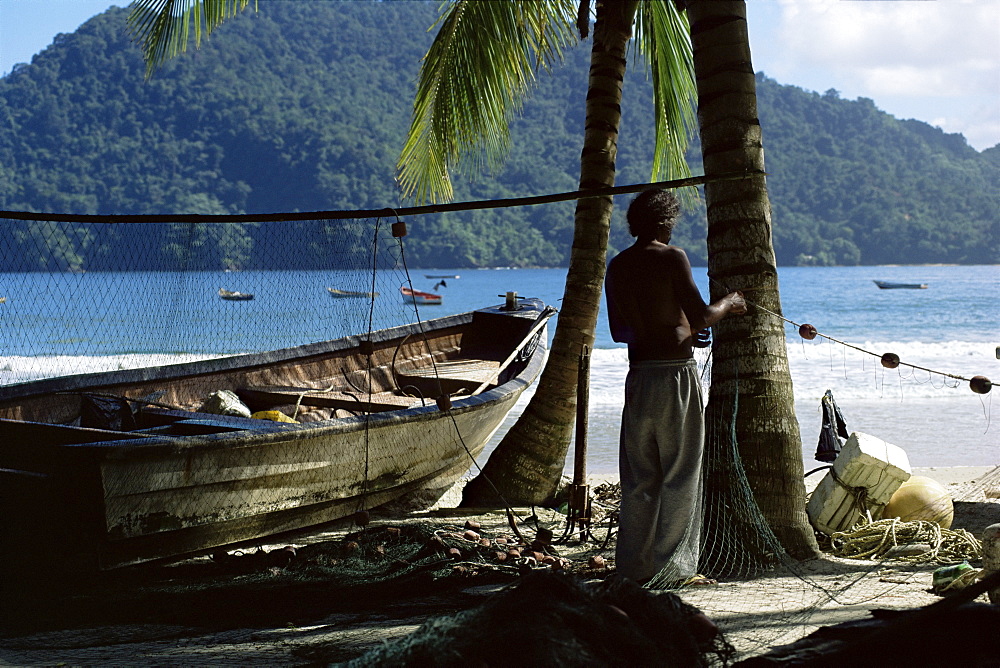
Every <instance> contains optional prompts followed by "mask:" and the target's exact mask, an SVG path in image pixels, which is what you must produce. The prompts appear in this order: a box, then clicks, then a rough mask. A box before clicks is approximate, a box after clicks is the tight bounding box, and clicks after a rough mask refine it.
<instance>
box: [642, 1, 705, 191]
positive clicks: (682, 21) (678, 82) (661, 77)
mask: <svg viewBox="0 0 1000 668" xmlns="http://www.w3.org/2000/svg"><path fill="white" fill-rule="evenodd" d="M635 34H636V39H635V41H636V44H637V46H638V51H639V53H640V54H641V55H642V56H644V57H645V59H646V61H647V62H648V63H649V67H650V72H651V74H652V78H653V106H654V111H655V117H656V145H655V150H654V153H653V170H652V174H651V176H650V179H651V180H652V181H664V180H669V179H680V178H685V177H687V176H690V175H691V172H690V170H689V169H688V165H687V162H686V161H685V159H684V152H685V150H687V146H688V143H689V141H690V139H691V137H692V136H693V135H694V132H695V130H697V127H698V125H697V118H696V117H695V104H694V102H695V100H697V99H698V90H697V86H696V84H695V79H694V59H693V56H692V53H691V35H690V30H689V28H688V20H687V15H686V14H684V13H682V12H679V11H677V8H676V7H675V5H674V2H673V0H648V1H647V2H642V3H640V4H639V11H638V13H637V15H636V29H635Z"/></svg>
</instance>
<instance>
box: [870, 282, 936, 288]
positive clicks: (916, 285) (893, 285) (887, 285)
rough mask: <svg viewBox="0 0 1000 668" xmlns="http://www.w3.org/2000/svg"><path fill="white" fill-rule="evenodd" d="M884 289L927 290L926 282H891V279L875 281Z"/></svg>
mask: <svg viewBox="0 0 1000 668" xmlns="http://www.w3.org/2000/svg"><path fill="white" fill-rule="evenodd" d="M875 285H877V286H878V287H879V288H881V289H882V290H926V289H927V284H926V283H891V282H889V281H875Z"/></svg>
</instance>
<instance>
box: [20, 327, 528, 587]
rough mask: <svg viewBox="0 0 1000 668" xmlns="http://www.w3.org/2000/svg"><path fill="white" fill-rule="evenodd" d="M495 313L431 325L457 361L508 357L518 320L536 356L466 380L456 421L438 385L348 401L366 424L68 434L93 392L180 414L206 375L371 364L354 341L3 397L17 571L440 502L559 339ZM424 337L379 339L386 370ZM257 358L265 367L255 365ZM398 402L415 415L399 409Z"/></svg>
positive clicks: (270, 374) (235, 377)
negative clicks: (495, 343)
mask: <svg viewBox="0 0 1000 668" xmlns="http://www.w3.org/2000/svg"><path fill="white" fill-rule="evenodd" d="M483 311H492V312H491V313H485V314H484V317H485V320H484V322H485V323H486V324H485V326H483V327H480V329H482V330H483V332H480V333H479V334H478V335H477V334H475V333H474V327H475V325H474V323H475V318H472V317H466V316H471V315H472V314H465V315H463V316H449V317H447V318H442V319H439V320H438V321H430V322H431V323H437V324H436V325H434V326H433V327H430V328H429V329H430V330H431V332H432V336H434V337H435V338H434V340H435V341H436V342H437V345H438V346H439V348H440V349H441V350H442V351H450V352H448V353H447V354H450V355H452V356H454V355H455V354H456V351H458V352H461V350H462V349H463V348H467V349H468V348H475V347H477V346H475V345H474V344H475V342H476V341H479V342H480V345H478V349H477V350H475V351H474V352H476V353H478V354H479V355H481V356H486V357H490V356H492V357H498V356H499V355H500V354H502V348H497V349H496V350H494V351H492V352H491V351H490V350H489V349H488V348H484V347H483V345H482V344H483V342H484V341H488V340H489V339H490V338H491V336H490V335H494V338H495V333H496V325H497V323H500V324H501V325H504V324H506V323H508V321H509V322H510V323H513V325H512V326H511V327H508V329H509V332H508V336H507V338H508V339H509V340H510V341H513V342H514V343H513V346H514V348H515V349H517V348H520V349H521V350H522V353H524V354H521V355H519V356H520V357H523V359H520V360H519V361H517V362H516V363H515V364H513V365H511V366H509V367H508V370H506V371H503V372H501V373H500V375H499V376H498V377H497V379H496V382H495V383H494V384H493V385H492V386H491V387H490V388H489V389H487V390H485V391H482V392H478V393H474V392H472V391H471V390H468V389H465V388H467V387H471V386H472V382H466V383H465V384H464V385H462V387H461V388H459V393H458V394H455V395H454V396H452V397H451V399H450V402H451V405H450V407H448V406H447V405H445V406H444V410H442V409H441V408H439V406H438V404H437V403H436V402H435V401H434V400H433V399H432V398H430V397H431V395H432V394H433V390H431V389H429V385H427V384H424V385H422V388H418V389H420V390H421V391H418V392H416V393H415V394H416V396H415V397H397V398H392V397H388V396H387V397H385V398H383V399H382V400H381V401H382V402H383V403H379V402H377V401H375V400H374V399H373V398H372V396H371V395H369V396H368V397H364V396H362V397H360V401H357V403H356V404H350V403H349V404H348V405H351V406H355V405H356V406H357V407H358V408H357V409H356V410H353V411H351V412H352V413H354V414H353V415H352V414H350V413H347V414H346V416H341V415H345V414H344V413H343V411H342V410H341V411H339V412H338V413H337V415H338V417H331V418H329V419H318V420H316V421H314V422H302V423H295V424H293V423H283V422H271V421H269V420H260V419H253V418H244V417H230V416H221V415H209V414H205V413H199V412H193V411H178V410H174V409H171V408H162V407H153V408H147V410H144V411H142V412H141V413H140V414H139V416H138V417H137V420H139V422H138V424H137V425H136V427H137V428H136V429H135V430H134V431H123V430H116V429H101V428H91V427H81V426H79V425H77V424H56V422H72V413H73V411H74V410H79V409H78V408H76V405H77V404H79V401H80V400H79V395H80V394H81V393H85V392H95V393H102V394H103V393H107V394H112V395H124V394H126V393H128V394H129V395H130V396H145V394H148V393H149V392H150V391H151V390H152V389H153V388H160V389H161V391H162V390H163V388H167V391H166V393H165V395H164V398H163V399H162V400H163V401H167V402H168V403H175V402H182V401H183V399H184V397H183V394H184V391H185V388H186V387H187V383H189V382H191V379H199V380H202V379H204V378H206V377H212V378H214V380H213V381H212V383H210V385H212V386H217V385H219V384H220V383H221V384H223V385H230V386H247V385H255V386H257V387H260V386H262V385H264V384H266V383H268V382H273V381H274V380H275V379H276V378H277V376H278V375H281V374H284V373H287V372H288V370H295V372H296V373H299V374H302V373H308V372H309V371H310V370H311V371H312V372H313V373H316V374H319V375H324V374H330V373H331V369H332V368H336V367H340V368H342V369H343V368H346V367H349V366H350V364H351V363H354V364H355V365H357V364H358V363H359V362H358V351H357V343H358V341H357V339H356V338H354V337H349V338H348V339H345V340H339V341H337V342H328V344H329V345H326V346H324V344H313V345H311V346H304V347H302V348H301V349H289V350H286V351H274V352H272V353H269V354H265V355H264V356H263V359H257V358H258V357H259V356H241V357H236V358H224V359H221V360H211V361H206V362H196V363H191V364H184V365H173V366H172V367H162V368H159V369H138V370H131V371H121V372H112V373H109V374H91V375H88V376H76V377H68V378H63V379H49V380H46V381H36V382H34V383H28V384H25V385H23V386H10V387H6V388H0V485H3V488H4V490H5V492H6V493H5V494H4V496H3V501H2V504H3V507H2V514H0V518H3V522H4V524H5V529H6V531H5V532H4V536H5V538H6V539H7V540H6V542H5V549H4V553H5V558H14V559H15V560H16V558H17V556H18V555H19V554H20V551H19V550H18V548H17V546H19V545H31V546H33V547H32V551H31V554H32V555H35V556H32V557H31V561H37V555H38V554H44V555H46V557H47V558H46V560H45V561H46V562H51V563H58V564H60V565H61V566H67V565H72V567H73V569H74V570H85V571H89V570H95V569H110V568H116V567H120V566H126V565H130V564H136V563H141V562H147V561H154V560H163V559H172V558H178V557H182V556H188V555H192V554H198V553H204V552H207V551H211V550H214V549H217V548H220V547H226V546H237V545H240V544H247V543H250V544H252V543H254V542H259V540H260V539H262V538H266V537H269V536H275V535H277V534H281V533H285V532H289V531H295V530H301V529H305V528H309V527H313V526H316V525H318V524H322V523H325V522H329V521H332V520H337V519H340V518H344V517H347V516H349V515H351V514H353V513H355V512H357V511H359V510H363V509H370V508H374V507H377V506H380V505H383V504H385V503H388V502H392V501H400V500H402V499H404V498H406V499H411V500H413V499H415V500H417V502H418V503H419V504H422V505H427V504H429V503H432V502H433V501H434V500H436V499H437V498H438V497H440V495H441V494H442V493H443V492H444V491H446V490H447V489H448V488H449V487H450V486H451V485H453V484H454V483H455V482H456V481H457V480H458V479H459V478H460V477H461V476H462V475H464V474H465V473H466V472H467V471H468V470H469V468H470V466H471V464H472V460H473V458H474V457H475V456H477V455H478V454H480V453H481V452H482V449H483V448H484V447H485V444H486V443H487V441H488V440H489V438H490V437H491V436H492V434H493V433H494V432H495V431H496V430H497V429H498V428H499V426H500V424H501V423H502V422H503V419H504V417H505V416H506V415H507V413H508V412H509V411H510V409H511V408H512V407H513V406H514V404H515V402H516V401H517V399H518V398H519V397H520V395H521V394H522V392H523V391H524V390H525V389H526V388H527V387H528V385H529V384H530V383H531V382H532V381H533V380H534V378H535V377H536V376H537V374H538V373H539V372H540V370H541V368H542V366H543V364H544V359H545V332H544V327H543V328H542V329H540V330H537V334H536V335H535V336H534V337H528V340H527V342H525V341H524V340H523V336H524V334H525V333H530V331H529V329H528V325H531V324H532V323H533V322H536V321H535V320H533V319H532V317H531V316H532V313H533V314H534V315H538V314H539V313H540V312H539V311H538V310H535V311H533V312H528V313H524V314H521V317H520V318H519V319H514V320H509V319H508V318H504V317H500V318H499V319H498V318H497V316H498V315H502V314H500V313H499V309H488V310H483ZM483 311H481V312H477V316H478V314H480V313H483ZM428 325H429V323H424V326H425V327H428ZM411 329H412V328H407V327H404V328H395V329H394V330H385V331H383V332H378V333H373V335H372V336H371V340H372V341H373V343H374V346H375V348H376V351H375V354H374V355H372V358H373V359H374V360H375V361H376V362H377V361H379V360H383V361H385V360H387V359H389V357H390V355H391V356H392V357H393V358H395V357H396V356H398V355H400V354H401V353H402V354H406V353H407V349H406V347H405V345H404V344H405V342H407V340H408V338H410V337H409V336H408V335H409V334H411V333H412V332H411V331H410V330H411ZM536 329H537V328H536ZM487 333H488V334H490V335H485V334H487ZM501 338H502V337H501ZM324 348H326V349H327V350H326V351H325V352H321V350H323V349H324ZM529 349H530V350H529ZM442 354H444V353H442ZM328 358H329V359H328ZM362 358H364V356H362ZM248 359H254V360H255V365H250V366H248V365H246V364H245V363H246V362H247V361H248ZM393 361H394V362H395V361H396V360H395V359H394V360H393ZM492 364H493V365H494V367H498V364H497V362H495V361H494V362H492ZM324 365H329V366H330V368H324ZM385 366H386V365H382V366H381V367H380V368H382V369H383V370H384V368H385ZM276 368H279V369H282V372H281V374H279V373H278V372H277V371H275V369H276ZM209 370H211V371H209ZM392 371H393V373H394V374H395V375H396V382H399V383H403V382H405V383H407V385H406V386H407V387H410V386H416V385H420V383H421V381H420V376H419V375H416V376H413V380H405V379H406V378H409V376H408V375H407V370H406V369H403V370H401V371H398V370H396V369H393V370H392ZM412 371H413V373H417V371H419V369H417V368H414V369H412ZM367 373H370V374H372V375H373V376H374V375H375V374H374V372H372V371H371V370H368V371H367ZM399 379H404V380H399ZM300 380H301V379H300ZM439 382H440V381H439ZM475 382H478V379H476V381H475ZM459 385H461V383H459ZM207 386H208V385H205V384H202V385H199V388H200V389H199V391H201V392H204V388H205V387H207ZM268 387H269V389H267V390H266V391H265V390H246V391H244V392H243V393H242V394H241V397H242V398H244V399H246V400H247V403H248V405H250V404H253V403H254V402H263V401H264V398H267V397H274V396H281V394H282V393H281V392H278V391H276V390H275V389H274V388H273V387H271V386H268ZM438 387H439V388H440V387H443V386H442V385H440V384H439V385H438ZM456 387H457V386H456ZM452 389H454V388H452ZM462 391H464V392H465V394H464V395H463V394H461V392H462ZM355 394H357V393H355ZM333 395H334V393H331V392H327V391H325V388H324V390H316V391H315V392H312V393H303V394H302V395H300V396H299V402H304V403H311V404H314V405H316V406H318V407H323V408H317V409H316V410H317V411H319V410H324V411H331V410H338V409H334V408H331V407H330V406H336V405H340V403H339V402H342V401H345V400H344V399H342V398H340V397H339V395H338V396H333ZM421 395H422V396H423V397H424V398H421ZM271 401H276V399H273V398H272V399H271ZM392 401H399V402H400V404H401V405H400V406H394V405H392V404H391V403H386V402H392ZM405 402H409V404H408V405H406V404H405ZM263 405H264V404H261V406H255V408H260V407H262V406H263Z"/></svg>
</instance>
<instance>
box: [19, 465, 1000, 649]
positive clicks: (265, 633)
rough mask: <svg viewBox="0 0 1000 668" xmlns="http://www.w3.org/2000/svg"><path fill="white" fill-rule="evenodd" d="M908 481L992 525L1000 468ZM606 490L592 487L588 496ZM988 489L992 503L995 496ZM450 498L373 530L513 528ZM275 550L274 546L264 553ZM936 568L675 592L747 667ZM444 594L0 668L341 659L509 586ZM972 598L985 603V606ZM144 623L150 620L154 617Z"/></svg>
mask: <svg viewBox="0 0 1000 668" xmlns="http://www.w3.org/2000/svg"><path fill="white" fill-rule="evenodd" d="M913 473H914V475H925V476H928V477H932V478H934V479H935V480H937V481H939V482H940V483H941V484H943V485H945V486H946V488H947V489H948V491H949V493H950V494H951V496H952V498H953V500H954V502H955V523H954V528H966V529H968V530H969V531H970V532H972V533H973V534H976V535H981V532H982V529H984V528H985V527H986V526H988V525H990V524H994V523H997V522H1000V498H996V496H1000V468H995V469H994V468H992V467H957V468H954V467H953V468H930V469H915V470H914V471H913ZM603 481H604V479H595V480H591V481H589V482H590V483H591V484H592V485H593V486H596V485H598V484H600V483H601V482H603ZM807 481H808V479H807ZM811 484H815V483H811ZM994 490H996V495H995V496H993V497H992V498H991V494H993V493H994ZM456 493H457V490H456ZM455 500H456V497H455V496H451V497H446V498H445V499H443V500H442V502H440V503H439V504H438V506H437V507H436V508H435V509H432V510H430V511H425V512H421V513H408V514H406V515H399V514H395V515H390V514H378V513H376V514H374V515H373V518H372V520H373V524H377V523H379V522H382V523H386V524H396V525H399V524H401V523H405V522H408V521H428V520H431V521H435V522H439V523H441V525H442V526H454V527H461V526H463V525H464V523H465V522H466V521H468V520H470V519H472V520H474V521H477V522H479V523H480V524H481V525H482V531H483V533H484V534H488V533H489V532H495V533H496V534H500V533H502V532H504V531H507V530H508V529H509V527H507V518H506V517H505V516H504V515H502V514H498V513H480V514H476V515H471V516H470V515H469V513H467V512H462V511H457V510H454V509H453V506H454V504H455ZM519 512H521V513H522V514H523V513H525V512H527V511H525V510H521V511H519ZM545 512H550V511H545ZM540 517H542V519H543V521H547V522H552V523H553V524H556V523H557V522H558V518H557V517H556V516H555V515H552V516H549V517H546V516H543V515H542V514H540ZM354 529H355V527H353V526H348V525H346V524H341V525H338V526H332V527H330V528H329V529H328V530H327V531H324V532H321V533H314V534H311V535H309V536H301V537H297V538H296V540H297V541H299V542H298V543H297V544H304V543H308V542H313V541H321V540H331V539H339V538H340V537H342V536H343V535H344V534H345V533H347V532H349V531H352V530H354ZM273 547H280V545H275V546H265V548H266V549H270V548H273ZM613 547H614V546H613V544H610V545H602V544H599V543H597V542H595V541H585V542H583V543H578V542H576V541H573V542H572V543H570V544H566V545H560V546H559V548H558V549H559V551H560V554H561V555H562V556H564V557H566V558H568V559H569V560H570V561H571V562H572V563H574V564H577V565H580V564H585V563H587V561H588V559H589V558H590V557H592V556H595V555H600V556H603V557H604V558H606V559H612V558H613V555H614V550H613ZM936 567H937V564H913V563H910V562H906V561H883V562H881V563H877V562H873V561H867V560H850V559H839V558H833V557H824V558H822V559H816V560H812V561H808V562H804V563H799V564H795V565H793V566H790V567H779V568H778V569H775V570H774V572H772V573H768V574H766V575H764V576H761V577H756V578H754V579H752V580H748V581H734V582H727V581H723V582H720V583H718V584H714V585H707V586H700V587H689V588H686V589H683V590H681V592H680V593H681V596H682V597H683V598H684V599H685V600H687V601H689V602H690V603H692V604H694V605H696V606H698V607H699V608H701V609H702V610H703V611H704V612H706V613H707V614H708V615H709V616H710V617H711V618H712V619H714V620H715V621H716V622H717V623H718V624H719V625H720V627H721V628H722V629H723V631H724V632H725V634H726V636H727V638H728V639H729V640H730V642H732V643H733V644H734V645H735V646H736V647H737V649H738V650H739V651H740V655H739V658H747V657H749V656H753V655H755V654H760V653H763V652H765V651H767V649H768V648H769V647H771V646H775V645H780V644H785V643H789V642H793V641H794V640H797V639H799V638H801V637H803V636H805V635H806V634H808V633H809V632H811V631H812V630H814V629H816V628H818V627H820V626H823V625H830V624H836V623H839V622H842V621H847V620H854V619H861V618H864V617H866V616H868V614H869V611H870V610H872V609H874V608H889V609H913V608H918V607H921V606H925V605H928V604H931V603H933V602H935V601H938V600H940V598H941V597H940V596H938V595H937V594H934V593H932V592H931V577H932V573H933V570H934V569H935V568H936ZM182 568H183V564H181V565H178V571H177V572H178V574H182V573H183V570H181V569H182ZM581 572H583V571H581ZM584 574H585V575H587V574H586V573H584ZM589 575H590V576H592V575H594V573H593V572H592V571H591V572H590V573H589ZM452 585H453V586H449V587H443V588H442V589H441V591H440V593H437V594H435V593H431V594H428V593H427V592H426V591H425V592H422V593H421V594H420V595H419V596H416V597H408V596H406V595H405V594H404V593H402V592H401V594H400V596H399V597H398V598H393V599H389V600H384V599H380V600H377V601H375V600H373V601H371V604H370V605H366V604H365V601H352V602H351V605H340V604H336V603H333V602H331V604H330V606H329V607H328V608H322V607H321V608H319V609H317V608H316V607H315V602H312V607H311V609H310V610H309V611H308V612H305V613H303V614H302V615H298V616H297V617H296V618H295V619H294V620H293V619H291V617H292V616H293V615H291V614H289V615H286V616H285V617H282V616H281V613H278V612H276V614H275V616H274V617H275V619H272V620H270V621H269V622H267V623H262V622H259V621H258V622H255V623H252V624H234V623H232V620H226V619H225V618H218V619H215V620H214V621H215V623H205V622H204V619H203V618H201V620H202V621H200V622H199V623H164V622H163V621H162V620H160V621H143V622H140V621H136V622H135V623H131V622H130V623H115V624H103V623H100V615H97V616H96V617H95V618H94V620H93V623H90V624H88V623H76V624H73V625H58V624H56V625H49V628H46V629H44V630H39V629H38V628H34V629H30V628H29V629H22V630H19V631H12V630H11V629H6V630H2V629H0V665H17V666H27V665H58V664H65V665H75V666H107V665H130V666H153V665H157V666H163V665H171V666H195V665H198V666H204V665H243V666H246V665H268V666H282V665H316V664H325V663H329V662H336V661H343V660H347V659H350V658H353V657H355V656H358V655H361V654H362V653H364V652H365V651H366V650H368V649H370V648H372V647H374V646H376V645H378V644H379V643H383V642H386V641H391V640H392V639H393V638H399V637H401V636H405V635H406V634H408V633H410V632H412V631H413V630H414V629H416V628H417V627H418V626H419V625H420V624H422V623H423V622H424V621H426V620H428V619H430V618H433V617H435V616H439V615H443V614H450V613H453V612H455V611H458V610H461V609H465V608H468V607H472V606H475V605H477V604H479V603H480V602H482V601H483V600H484V599H485V597H487V596H489V595H491V594H492V593H495V592H496V591H498V590H499V588H501V587H502V586H505V585H504V584H503V583H502V582H496V581H490V579H489V578H476V577H468V578H467V580H466V581H459V585H458V586H454V583H452ZM275 600H276V599H271V600H269V599H268V598H266V597H265V598H263V599H261V600H259V601H257V602H256V603H251V602H246V603H245V605H247V606H250V607H252V606H253V605H257V606H262V607H263V608H264V609H266V608H267V606H269V605H271V604H272V603H274V601H275ZM980 600H983V601H985V600H986V598H985V596H984V597H982V598H981V599H980ZM108 605H114V603H113V602H108ZM192 612H194V611H192ZM151 617H152V618H153V619H155V618H156V615H151ZM222 617H225V616H224V615H223V616H222ZM235 617H236V618H238V617H239V615H235ZM178 618H179V619H184V616H183V615H180V616H179V617H178ZM191 618H192V619H198V616H197V615H192V616H191ZM278 620H281V621H278ZM38 621H40V622H41V621H43V620H38ZM70 626H72V627H70Z"/></svg>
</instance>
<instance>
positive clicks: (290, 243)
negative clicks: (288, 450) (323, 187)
mask: <svg viewBox="0 0 1000 668" xmlns="http://www.w3.org/2000/svg"><path fill="white" fill-rule="evenodd" d="M392 222H395V219H387V220H383V219H360V220H346V221H345V220H326V221H315V220H312V221H284V222H258V223H157V222H135V223H129V222H114V223H91V222H52V221H36V220H5V221H3V225H4V230H5V234H4V238H3V242H2V243H0V267H2V270H3V272H4V273H3V282H2V287H0V299H3V300H4V302H3V304H2V307H3V309H2V311H0V317H2V319H3V327H2V329H0V355H2V357H3V360H4V364H3V366H2V368H0V385H8V384H12V383H18V382H23V381H27V380H33V379H37V378H42V377H48V376H57V375H69V374H75V373H85V372H94V371H110V370H116V369H122V368H135V367H142V366H152V365H157V364H163V363H172V362H180V361H190V360H192V359H204V358H210V357H217V356H222V355H233V354H238V353H248V352H260V351H267V350H275V349H279V348H286V347H290V346H296V345H302V344H306V343H312V342H317V341H326V340H329V339H336V338H340V337H342V336H347V335H349V334H361V333H364V332H367V331H370V330H378V329H383V328H385V327H389V326H394V325H399V324H404V323H411V322H414V321H415V319H416V318H417V314H418V312H417V310H416V309H414V306H413V304H410V305H409V306H408V307H407V305H406V304H405V303H404V302H403V300H402V299H400V298H399V290H400V286H402V285H408V283H409V281H410V278H409V277H408V276H407V273H406V271H405V268H404V262H403V260H404V259H405V258H404V257H403V246H402V242H401V239H397V238H393V237H392V232H391V223H392ZM278 269H280V271H277V270H278ZM328 288H333V289H334V290H339V291H341V292H342V293H353V295H354V298H343V297H341V296H340V295H339V294H338V295H334V293H332V292H330V291H329V290H328ZM220 291H221V294H220ZM228 293H238V294H236V295H232V294H228ZM375 293H378V294H379V295H384V297H382V298H379V299H369V297H368V295H370V294H375ZM223 295H226V296H227V297H230V298H228V299H227V298H223ZM240 296H244V297H246V299H239V297H240ZM234 297H235V298H234Z"/></svg>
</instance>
